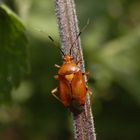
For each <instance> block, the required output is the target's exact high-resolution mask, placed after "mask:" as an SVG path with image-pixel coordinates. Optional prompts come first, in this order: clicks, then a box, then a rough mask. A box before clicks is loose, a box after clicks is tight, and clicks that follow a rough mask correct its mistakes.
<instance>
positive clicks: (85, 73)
mask: <svg viewBox="0 0 140 140" xmlns="http://www.w3.org/2000/svg"><path fill="white" fill-rule="evenodd" d="M82 75H86V76H87V80H86V82H87V81H88V80H89V72H84V73H82Z"/></svg>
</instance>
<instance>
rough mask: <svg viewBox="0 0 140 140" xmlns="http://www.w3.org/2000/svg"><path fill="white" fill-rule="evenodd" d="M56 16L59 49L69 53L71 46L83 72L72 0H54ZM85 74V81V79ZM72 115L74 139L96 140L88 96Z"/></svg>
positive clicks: (81, 54) (82, 60)
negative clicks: (80, 107) (77, 113)
mask: <svg viewBox="0 0 140 140" xmlns="http://www.w3.org/2000/svg"><path fill="white" fill-rule="evenodd" d="M55 5H56V8H55V10H56V16H57V22H58V28H59V32H60V39H61V49H62V50H63V52H64V53H65V54H69V53H70V48H71V46H73V47H72V56H73V58H74V60H75V62H76V61H77V60H81V63H80V64H79V67H80V68H81V71H82V72H85V66H84V59H83V53H82V49H81V43H80V37H79V38H78V39H76V38H77V35H78V34H79V28H78V21H77V16H76V10H75V4H74V0H55ZM86 79H87V78H86V76H85V81H86ZM72 116H73V124H74V133H75V139H76V140H96V135H95V128H94V121H93V116H92V111H91V106H90V97H89V95H88V94H87V99H86V103H85V106H84V111H83V112H82V113H81V114H79V115H75V114H73V113H72Z"/></svg>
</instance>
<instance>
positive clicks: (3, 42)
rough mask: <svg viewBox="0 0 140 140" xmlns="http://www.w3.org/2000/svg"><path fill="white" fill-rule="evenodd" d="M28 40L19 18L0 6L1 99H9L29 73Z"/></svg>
mask: <svg viewBox="0 0 140 140" xmlns="http://www.w3.org/2000/svg"><path fill="white" fill-rule="evenodd" d="M26 45H27V38H26V36H25V29H24V26H23V25H22V23H21V21H20V20H19V19H18V17H17V16H16V15H15V14H14V13H13V12H12V11H10V10H9V9H8V8H7V7H6V6H4V5H1V6H0V99H2V97H4V98H5V97H6V98H7V97H8V96H9V94H6V93H10V91H11V90H12V89H13V88H16V87H18V86H19V84H20V81H21V79H22V78H23V75H24V74H25V72H27V71H28V62H27V48H26ZM5 94H6V95H5Z"/></svg>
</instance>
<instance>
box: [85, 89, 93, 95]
mask: <svg viewBox="0 0 140 140" xmlns="http://www.w3.org/2000/svg"><path fill="white" fill-rule="evenodd" d="M86 89H87V93H88V94H89V95H90V96H91V95H92V90H91V89H89V88H86Z"/></svg>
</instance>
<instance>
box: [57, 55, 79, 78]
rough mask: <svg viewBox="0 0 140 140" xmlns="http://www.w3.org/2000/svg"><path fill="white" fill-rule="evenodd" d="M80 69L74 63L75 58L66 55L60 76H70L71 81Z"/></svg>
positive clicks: (59, 72)
mask: <svg viewBox="0 0 140 140" xmlns="http://www.w3.org/2000/svg"><path fill="white" fill-rule="evenodd" d="M79 70H80V68H79V67H78V66H77V65H76V63H75V62H74V61H73V57H71V56H69V55H66V56H65V57H64V62H63V65H62V66H61V68H60V69H59V71H58V75H68V76H67V78H68V79H69V80H70V79H71V78H72V77H73V76H74V73H76V72H78V71H79Z"/></svg>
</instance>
